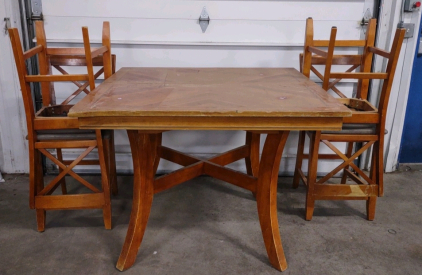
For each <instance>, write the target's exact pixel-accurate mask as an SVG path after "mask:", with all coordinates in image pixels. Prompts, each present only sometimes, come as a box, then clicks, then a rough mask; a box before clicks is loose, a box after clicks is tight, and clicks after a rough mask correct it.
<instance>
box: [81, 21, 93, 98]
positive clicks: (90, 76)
mask: <svg viewBox="0 0 422 275" xmlns="http://www.w3.org/2000/svg"><path fill="white" fill-rule="evenodd" d="M82 36H83V41H84V49H85V60H86V67H87V71H88V79H89V88H90V90H91V91H92V90H94V89H95V76H94V68H93V66H94V65H93V62H92V57H91V44H90V42H89V33H88V28H87V27H82Z"/></svg>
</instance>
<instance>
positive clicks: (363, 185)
mask: <svg viewBox="0 0 422 275" xmlns="http://www.w3.org/2000/svg"><path fill="white" fill-rule="evenodd" d="M372 22H373V21H372ZM372 22H371V23H370V25H369V28H368V32H367V39H366V40H362V41H336V33H337V28H336V27H333V28H332V30H331V35H330V40H328V41H314V40H313V33H312V32H313V30H312V29H313V26H312V19H308V21H307V26H306V38H305V47H304V54H303V65H302V71H303V74H304V75H305V76H307V77H309V75H310V71H314V70H315V69H314V68H313V66H312V64H316V63H317V62H318V64H321V63H323V62H325V70H324V75H322V74H321V75H320V77H321V79H322V81H323V84H322V86H323V88H324V89H325V90H329V89H330V88H331V89H333V87H334V85H335V84H337V83H338V82H339V81H340V79H357V80H358V90H357V97H356V98H346V97H345V96H344V95H343V94H342V93H341V92H340V94H339V95H340V97H341V98H339V101H340V102H342V103H343V104H344V105H346V106H347V107H349V108H350V109H351V111H352V116H351V117H347V118H345V119H344V120H343V123H344V124H343V129H342V130H341V131H330V132H320V131H316V132H307V134H308V136H309V137H310V145H309V154H304V143H305V137H306V133H305V132H301V133H300V134H299V145H298V153H297V161H296V169H295V174H294V179H293V187H294V188H297V187H298V185H299V179H300V178H301V179H302V181H303V182H304V183H305V185H306V188H307V192H306V215H305V219H306V220H311V219H312V215H313V210H314V204H315V200H366V206H367V218H368V220H373V219H374V218H375V205H376V199H377V197H378V196H383V193H384V190H383V170H384V164H383V159H384V156H383V147H384V133H385V119H386V112H387V106H388V100H389V96H390V92H391V86H392V83H393V79H394V73H395V70H396V66H397V61H398V58H399V55H400V50H401V45H402V42H403V38H404V34H405V29H397V31H396V33H395V37H394V41H393V45H392V47H391V51H390V52H386V51H384V50H381V49H379V48H376V47H374V46H372V45H373V37H374V33H375V27H373V25H372V24H373V23H372ZM317 46H318V47H327V50H326V51H324V50H321V49H320V48H317ZM337 46H345V47H350V46H362V47H364V48H363V53H362V54H361V55H350V56H348V55H334V48H335V47H337ZM312 54H315V55H316V56H313V55H312ZM373 54H376V55H379V56H382V57H384V58H386V59H387V62H388V65H387V68H386V71H385V72H379V73H378V72H377V73H374V72H370V64H371V62H372V56H373ZM359 60H360V62H358V61H359ZM336 64H342V65H350V64H352V68H353V69H349V70H347V71H346V72H340V73H337V72H332V66H333V65H336ZM358 66H360V67H361V71H360V72H352V71H353V70H355V69H356V68H357V67H358ZM317 75H318V74H317ZM332 79H334V80H332ZM371 79H382V80H383V85H382V90H381V94H380V99H379V104H378V108H376V107H374V106H373V105H372V104H370V103H369V102H368V101H367V91H368V85H369V80H371ZM334 91H336V89H334ZM321 142H323V143H324V144H325V145H326V146H327V147H328V148H330V149H331V150H332V151H333V152H334V153H335V154H320V153H319V146H320V143H321ZM333 142H336V143H337V142H341V143H343V144H344V143H347V145H348V146H347V149H346V152H345V153H343V152H341V151H340V150H339V149H338V148H337V147H336V146H335V145H334V144H333ZM356 143H359V144H362V147H360V148H359V149H358V150H357V151H356V152H353V145H354V144H356ZM371 148H372V159H371V170H370V173H369V176H368V175H367V174H366V173H364V172H363V171H362V170H361V169H360V168H359V167H358V166H357V165H356V164H355V163H354V160H356V159H357V158H358V157H359V156H360V155H361V154H362V153H363V152H365V151H368V152H370V149H371ZM304 159H308V175H307V176H305V174H304V172H303V171H302V162H303V160H304ZM319 159H325V160H327V159H328V160H329V159H332V160H342V161H343V163H342V164H340V165H338V166H337V167H336V168H335V169H334V170H333V171H331V172H330V173H328V174H327V175H325V176H323V177H322V178H320V179H318V178H317V167H318V160H319ZM351 169H352V170H351ZM341 170H343V177H342V179H341V183H339V184H334V183H328V180H329V179H331V178H332V177H333V176H334V175H336V174H337V173H338V172H340V171H341ZM347 178H349V179H350V180H351V181H352V182H353V183H355V184H346V183H347V181H346V180H347Z"/></svg>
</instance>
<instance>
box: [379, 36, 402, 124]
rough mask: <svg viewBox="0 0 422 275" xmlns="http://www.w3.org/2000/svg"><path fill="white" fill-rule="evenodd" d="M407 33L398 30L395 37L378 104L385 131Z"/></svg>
mask: <svg viewBox="0 0 422 275" xmlns="http://www.w3.org/2000/svg"><path fill="white" fill-rule="evenodd" d="M405 33H406V29H403V28H398V29H397V30H396V33H395V35H394V40H393V44H392V46H391V51H390V55H389V58H388V65H387V69H386V73H387V75H388V77H387V79H385V80H384V82H383V85H382V89H381V95H380V99H379V103H378V111H379V113H380V116H381V123H380V126H381V129H384V126H385V120H386V114H387V108H388V102H389V99H390V93H391V88H392V86H393V81H394V75H395V73H396V67H397V63H398V60H399V56H400V51H401V47H402V44H403V39H404V35H405Z"/></svg>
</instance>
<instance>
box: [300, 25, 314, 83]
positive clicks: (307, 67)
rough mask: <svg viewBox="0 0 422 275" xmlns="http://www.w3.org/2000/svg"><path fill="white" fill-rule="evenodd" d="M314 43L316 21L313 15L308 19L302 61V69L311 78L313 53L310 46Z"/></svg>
mask: <svg viewBox="0 0 422 275" xmlns="http://www.w3.org/2000/svg"><path fill="white" fill-rule="evenodd" d="M313 45H314V21H313V19H312V17H308V18H307V19H306V30H305V44H304V46H303V57H302V59H303V60H302V61H301V62H300V63H301V64H300V67H301V71H302V73H303V75H304V76H306V77H307V78H309V77H310V76H311V65H312V64H311V63H312V53H311V52H310V51H308V47H312V46H313Z"/></svg>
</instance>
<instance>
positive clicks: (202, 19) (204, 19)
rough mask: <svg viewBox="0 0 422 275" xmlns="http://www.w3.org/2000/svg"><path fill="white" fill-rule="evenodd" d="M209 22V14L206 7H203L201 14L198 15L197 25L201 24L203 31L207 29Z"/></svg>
mask: <svg viewBox="0 0 422 275" xmlns="http://www.w3.org/2000/svg"><path fill="white" fill-rule="evenodd" d="M209 24H210V16H209V15H208V12H207V8H206V7H203V8H202V12H201V15H200V16H199V26H201V29H202V32H203V33H204V32H205V31H206V30H207V28H208V25H209Z"/></svg>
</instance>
